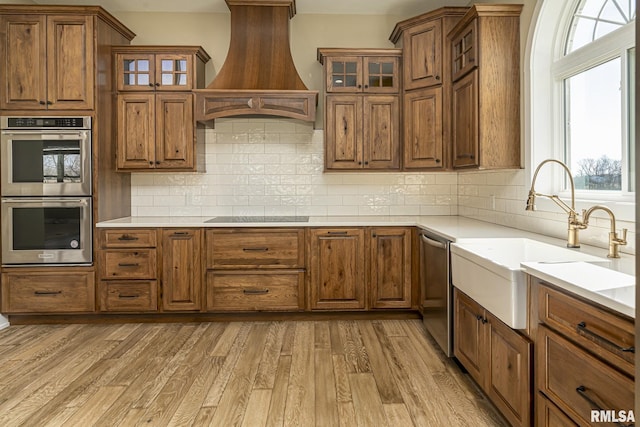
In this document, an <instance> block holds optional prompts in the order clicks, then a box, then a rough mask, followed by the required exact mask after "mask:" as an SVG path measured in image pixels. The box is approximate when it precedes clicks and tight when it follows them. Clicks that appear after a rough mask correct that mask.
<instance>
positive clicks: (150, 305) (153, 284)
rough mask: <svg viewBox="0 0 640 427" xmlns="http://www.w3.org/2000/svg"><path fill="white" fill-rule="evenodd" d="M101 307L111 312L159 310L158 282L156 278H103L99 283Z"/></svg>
mask: <svg viewBox="0 0 640 427" xmlns="http://www.w3.org/2000/svg"><path fill="white" fill-rule="evenodd" d="M98 287H99V289H98V298H99V301H100V309H101V310H103V311H110V312H147V311H157V310H158V292H157V290H158V282H157V281H155V280H136V281H131V280H121V281H107V280H101V281H100V283H99V285H98Z"/></svg>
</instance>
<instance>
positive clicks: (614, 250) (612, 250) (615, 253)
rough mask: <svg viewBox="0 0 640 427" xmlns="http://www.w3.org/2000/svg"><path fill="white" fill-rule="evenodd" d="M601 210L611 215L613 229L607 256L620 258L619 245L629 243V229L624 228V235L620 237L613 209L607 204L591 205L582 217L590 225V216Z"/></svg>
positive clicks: (610, 234) (610, 233)
mask: <svg viewBox="0 0 640 427" xmlns="http://www.w3.org/2000/svg"><path fill="white" fill-rule="evenodd" d="M597 210H601V211H604V212H606V213H607V214H608V215H609V221H610V223H611V230H610V231H609V253H608V254H607V257H609V258H620V251H619V247H620V246H624V245H626V244H627V229H626V228H623V229H622V237H618V231H617V230H616V217H615V215H614V214H613V211H612V210H611V209H609V208H608V207H606V206H602V205H595V206H591V207H590V208H589V209H586V210H583V211H582V218H583V222H584V225H585V226H587V225H589V218H590V217H591V214H592V213H593V212H594V211H597Z"/></svg>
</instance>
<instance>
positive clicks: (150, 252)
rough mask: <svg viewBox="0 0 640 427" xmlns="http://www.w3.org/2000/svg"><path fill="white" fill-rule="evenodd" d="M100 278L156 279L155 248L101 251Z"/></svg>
mask: <svg viewBox="0 0 640 427" xmlns="http://www.w3.org/2000/svg"><path fill="white" fill-rule="evenodd" d="M100 258H101V260H100V261H101V262H100V278H101V279H103V280H105V279H106V280H109V279H155V278H156V277H157V271H156V250H155V249H135V250H133V249H123V250H118V249H113V250H106V251H101V253H100Z"/></svg>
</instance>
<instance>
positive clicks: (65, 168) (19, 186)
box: [0, 129, 91, 196]
mask: <svg viewBox="0 0 640 427" xmlns="http://www.w3.org/2000/svg"><path fill="white" fill-rule="evenodd" d="M0 150H1V152H0V153H1V155H2V165H1V166H2V168H1V172H0V183H1V189H2V196H89V195H91V131H90V130H88V129H81V130H75V129H74V130H63V129H60V130H42V131H39V130H6V129H5V130H2V135H1V136H0Z"/></svg>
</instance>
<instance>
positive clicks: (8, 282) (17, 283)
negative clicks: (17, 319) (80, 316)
mask: <svg viewBox="0 0 640 427" xmlns="http://www.w3.org/2000/svg"><path fill="white" fill-rule="evenodd" d="M1 300H2V306H1V308H2V310H1V311H2V313H5V314H30V313H90V312H93V311H95V307H96V305H95V272H94V270H93V268H90V267H69V268H65V269H64V271H61V270H60V267H53V268H52V267H38V268H11V269H10V268H4V269H3V270H2V299H1Z"/></svg>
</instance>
